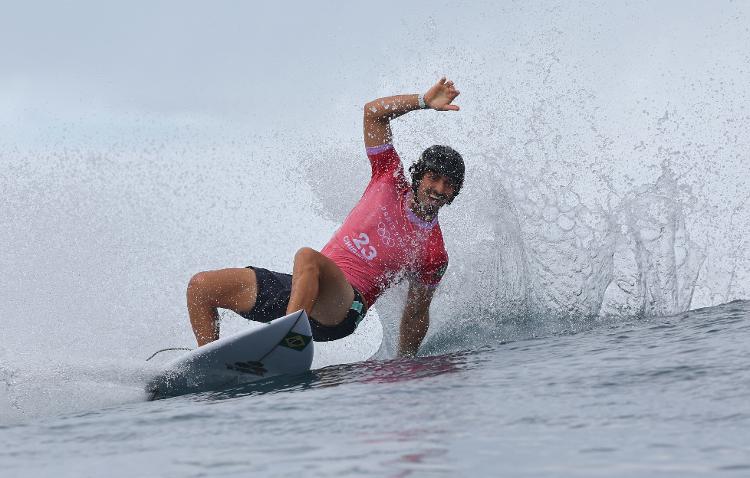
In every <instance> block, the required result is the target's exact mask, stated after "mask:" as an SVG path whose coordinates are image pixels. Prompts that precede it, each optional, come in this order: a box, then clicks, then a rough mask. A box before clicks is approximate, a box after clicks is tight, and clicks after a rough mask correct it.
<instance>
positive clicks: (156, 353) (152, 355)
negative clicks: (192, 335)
mask: <svg viewBox="0 0 750 478" xmlns="http://www.w3.org/2000/svg"><path fill="white" fill-rule="evenodd" d="M170 350H193V349H191V348H188V347H169V348H167V349H161V350H157V351H156V352H154V353H153V354H151V356H150V357H149V358H147V359H146V362H148V361H149V360H151V359H152V358H154V357H156V356H157V355H159V354H160V353H162V352H168V351H170Z"/></svg>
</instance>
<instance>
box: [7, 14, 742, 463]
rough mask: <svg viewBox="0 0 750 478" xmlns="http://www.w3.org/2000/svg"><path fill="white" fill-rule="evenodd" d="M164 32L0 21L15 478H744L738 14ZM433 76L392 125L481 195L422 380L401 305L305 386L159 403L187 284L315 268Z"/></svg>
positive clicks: (351, 18) (458, 247) (213, 26)
mask: <svg viewBox="0 0 750 478" xmlns="http://www.w3.org/2000/svg"><path fill="white" fill-rule="evenodd" d="M145 6H146V5H145V4H144V5H142V6H141V7H145ZM141 7H138V6H134V5H127V6H126V5H122V6H110V5H100V4H91V3H86V2H75V3H70V4H65V5H54V6H51V5H46V6H45V8H44V9H42V10H40V9H39V8H38V6H34V5H33V4H28V5H25V6H13V7H9V8H8V10H9V11H8V12H7V14H6V13H4V14H3V20H4V21H3V25H2V27H1V28H0V40H2V41H3V44H5V45H14V47H13V48H7V49H4V51H3V52H2V53H0V55H2V56H1V57H0V58H1V59H2V61H0V165H2V168H0V198H1V199H0V244H2V247H0V270H2V272H3V277H4V280H3V282H2V287H0V327H1V329H2V341H0V445H2V446H0V467H2V469H3V470H4V471H3V473H4V476H5V474H6V473H7V474H8V476H50V475H54V476H97V475H103V474H108V475H112V476H180V477H182V476H217V475H222V476H247V475H249V474H254V475H257V476H288V475H290V474H302V473H304V474H307V475H312V476H361V475H372V476H408V475H410V476H479V475H489V476H492V475H501V474H507V475H510V476H527V475H528V476H539V475H544V476H548V475H553V476H582V475H587V476H588V475H594V476H681V477H682V476H693V475H702V476H715V475H717V474H721V475H733V474H736V475H737V476H744V475H746V474H747V473H748V470H750V458H748V457H750V406H749V405H748V404H749V403H750V373H749V372H748V371H747V370H748V367H747V364H748V359H750V349H749V348H748V346H747V344H748V343H750V327H749V326H748V324H749V323H750V322H748V318H749V316H750V302H748V299H750V253H748V249H747V248H748V240H747V237H748V232H750V214H748V202H749V201H750V184H748V182H747V178H748V177H750V175H749V174H748V173H750V171H749V170H748V166H747V158H748V155H749V154H750V136H748V134H747V132H748V131H750V111H749V110H748V106H747V105H748V104H750V103H749V102H748V99H749V97H750V86H748V85H750V70H749V68H750V47H749V46H748V45H750V29H748V27H747V25H748V24H750V15H749V14H750V8H748V6H747V5H745V4H744V3H741V2H740V3H738V2H711V3H685V2H660V3H658V4H656V5H654V4H652V3H650V2H645V1H644V2H629V3H627V4H624V5H614V4H612V3H610V2H601V3H599V2H585V3H583V2H546V3H540V4H534V5H531V6H529V5H527V4H525V3H512V2H506V3H500V4H497V3H495V2H486V3H482V2H479V3H476V2H475V3H473V4H471V5H464V6H455V5H453V4H449V3H445V4H435V3H434V2H430V3H427V2H410V3H409V4H407V5H402V4H400V3H397V2H392V3H390V2H385V3H383V2H381V3H378V4H377V5H370V6H359V5H337V6H336V7H335V11H334V8H333V7H328V6H324V5H313V4H296V3H291V2H289V3H283V4H278V5H277V4H274V5H273V6H263V7H260V6H242V5H239V4H234V3H230V2H226V3H223V2H219V3H215V4H212V5H211V6H208V5H204V4H201V3H198V2H179V3H176V2H175V3H171V2H164V3H159V4H157V5H153V4H149V5H148V11H149V13H148V14H145V13H144V11H145V10H144V8H141ZM40 11H41V12H42V13H40ZM441 75H448V76H449V77H450V78H451V79H453V80H454V81H455V82H456V84H457V86H458V88H459V90H460V91H461V95H460V96H459V97H458V99H457V101H456V103H457V104H459V105H460V106H461V111H460V112H457V113H436V112H433V111H419V112H413V113H410V114H409V115H406V116H404V117H403V118H400V119H398V120H396V121H394V124H393V127H394V134H395V138H396V140H395V144H396V148H397V149H398V151H399V152H400V154H401V157H402V158H403V160H404V162H405V163H406V164H405V166H408V164H410V163H411V162H412V161H413V160H414V158H416V157H417V156H418V154H419V153H420V152H421V150H422V149H424V148H425V147H427V146H429V145H431V144H435V143H438V144H450V145H451V146H453V147H455V148H456V149H457V150H458V151H460V152H461V153H462V154H463V156H464V158H465V160H466V164H467V178H466V183H465V187H464V189H463V191H462V193H461V195H460V196H459V197H458V198H457V200H456V201H455V203H454V204H453V205H451V206H449V207H447V208H446V209H445V210H443V211H442V212H441V216H440V222H441V225H442V229H443V232H444V236H445V239H446V244H447V248H448V251H449V254H450V267H449V269H448V272H447V273H446V276H445V278H444V281H443V283H442V284H441V286H440V288H439V289H438V292H437V293H436V297H435V300H434V301H433V305H432V308H431V325H430V331H429V333H428V336H427V338H426V340H425V343H424V344H423V347H422V349H421V352H420V356H419V357H417V358H413V359H403V358H397V357H396V356H395V350H396V343H397V342H396V341H397V336H398V328H397V327H398V322H399V317H400V313H401V310H402V308H403V303H404V299H405V294H406V288H405V286H404V284H400V285H398V286H396V287H394V288H393V289H391V290H390V291H389V292H388V293H386V294H385V296H384V297H383V298H382V299H381V300H380V301H379V302H378V303H377V304H376V309H377V311H378V314H379V317H380V320H379V321H377V320H369V321H367V322H365V323H364V324H363V326H362V327H361V329H360V330H359V331H358V333H357V334H356V335H355V336H353V337H351V338H349V339H347V340H345V341H342V342H335V343H331V344H323V345H322V346H321V347H320V353H319V355H318V356H317V357H316V361H315V362H314V370H312V371H310V372H309V373H306V374H301V375H299V376H291V377H282V378H277V379H272V380H266V381H264V382H262V383H258V384H254V385H249V386H245V387H241V388H236V389H231V390H225V391H220V392H211V393H203V394H194V395H189V396H184V397H178V398H175V399H169V400H161V401H156V402H146V401H145V398H146V397H145V393H144V390H143V387H144V384H145V383H146V381H147V380H148V378H149V377H151V376H152V375H153V374H154V373H155V370H157V369H158V367H159V365H160V363H164V361H166V360H168V359H169V358H173V357H174V356H171V357H169V356H167V355H168V354H164V355H163V356H160V358H159V360H160V362H158V363H154V362H146V361H145V359H146V358H147V357H149V356H150V355H151V354H152V353H153V352H154V351H156V350H158V349H162V348H165V347H185V346H187V347H193V346H194V345H195V342H194V339H193V337H192V332H191V330H190V327H189V322H188V318H187V312H186V309H185V286H186V284H187V282H188V280H189V279H190V277H191V276H192V274H194V273H196V272H198V271H201V270H209V269H216V268H222V267H241V266H245V265H248V264H254V265H259V266H263V267H268V268H271V269H276V270H282V271H289V270H290V269H291V260H292V257H293V255H294V252H295V251H296V250H297V249H298V248H300V247H302V246H311V247H314V248H320V247H322V246H323V244H325V242H326V241H327V240H328V238H329V237H330V235H331V234H332V232H333V231H334V230H335V228H336V227H337V225H338V224H339V223H340V221H341V220H342V219H343V218H344V216H345V215H346V213H347V212H348V211H349V209H350V208H351V207H352V206H353V204H354V203H355V202H356V200H357V199H358V198H359V196H360V194H361V193H362V191H363V189H364V187H365V185H366V183H367V180H368V175H369V165H368V163H367V158H366V156H365V155H364V147H363V145H362V140H361V115H362V106H363V105H364V103H366V102H367V101H369V100H372V99H374V98H377V97H379V96H386V95H391V94H399V93H412V92H414V93H416V92H422V91H424V90H425V89H426V88H427V87H429V86H430V85H431V84H432V83H433V82H434V81H435V80H437V79H438V78H439V77H440V76H441ZM248 326H250V325H249V324H248V323H247V322H246V321H244V320H243V319H241V318H239V317H238V316H236V315H234V314H233V313H231V312H224V313H223V314H222V333H223V334H230V333H232V332H234V331H238V330H242V329H243V328H245V327H248ZM368 359H369V360H368Z"/></svg>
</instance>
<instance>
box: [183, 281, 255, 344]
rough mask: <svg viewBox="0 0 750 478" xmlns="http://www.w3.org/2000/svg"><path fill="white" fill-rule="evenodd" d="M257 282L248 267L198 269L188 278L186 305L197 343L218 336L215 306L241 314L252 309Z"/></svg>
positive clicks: (203, 342)
mask: <svg viewBox="0 0 750 478" xmlns="http://www.w3.org/2000/svg"><path fill="white" fill-rule="evenodd" d="M257 297H258V282H257V280H256V278H255V271H254V270H252V269H221V270H218V271H208V272H199V273H197V274H195V275H194V276H193V278H192V279H190V283H189V284H188V288H187V306H188V314H189V315H190V323H191V324H192V326H193V333H194V334H195V338H196V340H197V341H198V346H201V345H205V344H207V343H209V342H213V341H214V340H216V339H218V338H219V314H218V312H217V311H216V309H217V307H221V308H222V309H229V310H233V311H234V312H237V313H238V314H243V313H246V312H249V311H250V310H252V308H253V307H254V306H255V299H256V298H257Z"/></svg>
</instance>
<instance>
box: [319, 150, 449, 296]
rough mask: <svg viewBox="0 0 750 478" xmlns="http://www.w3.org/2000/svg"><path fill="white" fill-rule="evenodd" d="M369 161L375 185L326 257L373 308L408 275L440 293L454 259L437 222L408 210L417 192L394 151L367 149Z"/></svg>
mask: <svg viewBox="0 0 750 478" xmlns="http://www.w3.org/2000/svg"><path fill="white" fill-rule="evenodd" d="M367 157H368V158H369V159H370V165H371V166H372V178H371V179H370V183H369V184H368V185H367V189H365V192H364V194H363V195H362V198H361V199H360V200H359V202H358V203H357V204H356V205H355V206H354V209H352V211H351V212H350V213H349V215H348V216H347V217H346V219H345V220H344V223H343V224H342V225H341V227H340V228H339V229H338V230H337V231H336V232H335V233H334V235H333V237H332V238H331V240H330V241H329V242H328V244H326V245H325V247H324V248H323V250H322V251H321V253H322V254H323V255H325V256H326V257H328V258H329V259H331V260H332V261H333V262H335V263H336V265H337V266H339V268H340V269H341V270H342V271H343V272H344V275H345V276H346V278H347V280H348V281H349V283H350V284H351V285H352V286H353V287H355V288H356V289H357V290H358V291H359V292H360V293H361V294H362V295H363V296H364V299H365V300H366V301H367V304H368V305H372V304H374V303H375V301H376V300H377V298H378V297H379V296H380V295H381V294H382V293H383V291H385V289H387V288H388V286H390V285H391V284H392V283H393V282H394V281H395V280H397V279H398V278H400V277H401V276H402V275H403V274H409V275H410V276H412V277H413V278H415V279H416V280H418V281H419V282H420V283H422V284H424V285H426V286H428V287H436V286H437V285H438V283H439V282H440V279H441V278H442V276H443V273H444V272H445V269H446V268H447V267H448V253H447V252H446V250H445V245H444V243H443V233H442V231H441V230H440V224H439V223H438V219H437V216H436V217H435V219H433V220H432V221H431V222H427V221H424V220H423V219H420V218H419V217H417V215H416V214H414V212H413V211H412V210H411V209H410V208H409V207H408V201H409V199H410V198H411V195H412V191H411V187H410V185H409V183H408V181H407V180H406V177H405V175H404V168H403V166H402V165H401V159H400V158H399V156H398V154H397V153H396V150H395V149H394V148H393V146H392V145H390V144H385V145H383V146H378V147H375V148H367Z"/></svg>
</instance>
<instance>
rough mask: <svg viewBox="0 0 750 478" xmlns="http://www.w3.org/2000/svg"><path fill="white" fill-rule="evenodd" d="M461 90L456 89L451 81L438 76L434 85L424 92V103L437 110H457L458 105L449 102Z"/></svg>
mask: <svg viewBox="0 0 750 478" xmlns="http://www.w3.org/2000/svg"><path fill="white" fill-rule="evenodd" d="M460 94H461V92H460V91H458V90H457V89H456V87H455V86H454V85H453V82H452V81H450V80H446V79H445V77H442V78H440V80H438V82H437V83H435V85H434V86H433V87H432V88H430V89H429V90H427V93H425V94H424V102H425V104H426V105H427V106H428V107H430V108H432V109H433V110H438V111H458V110H459V109H460V108H459V107H458V105H453V104H451V103H452V102H453V100H455V99H456V97H457V96H458V95H460Z"/></svg>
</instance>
